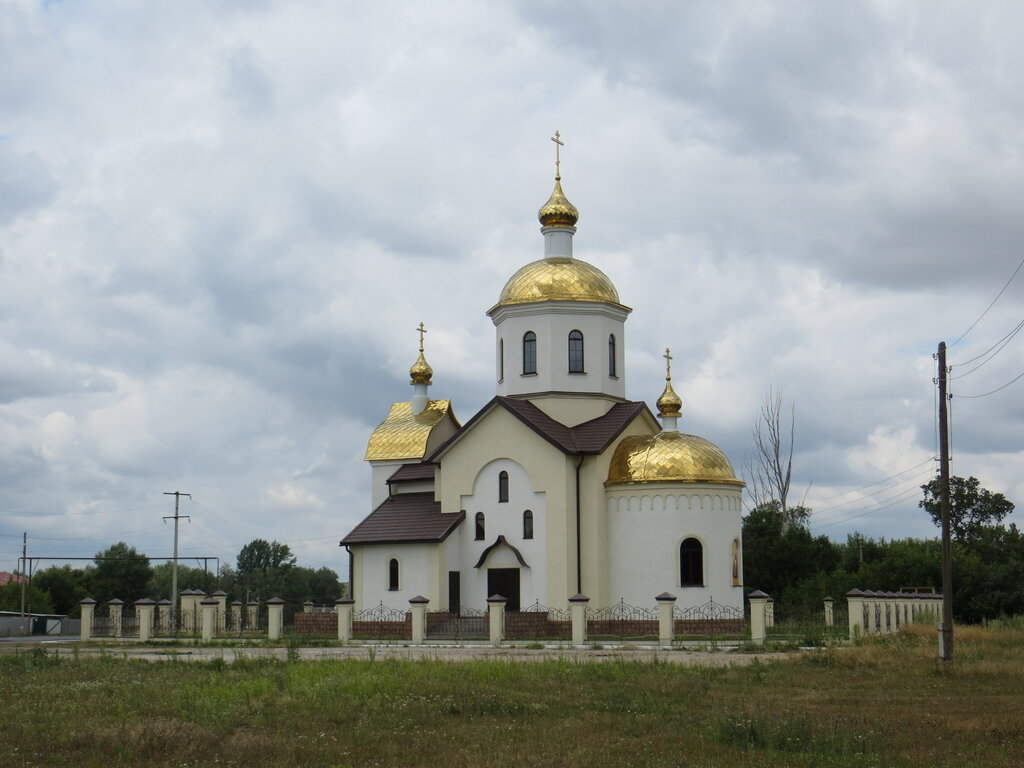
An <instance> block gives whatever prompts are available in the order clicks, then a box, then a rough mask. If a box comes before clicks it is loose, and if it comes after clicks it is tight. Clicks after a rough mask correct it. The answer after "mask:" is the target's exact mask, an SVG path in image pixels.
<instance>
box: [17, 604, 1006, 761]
mask: <svg viewBox="0 0 1024 768" xmlns="http://www.w3.org/2000/svg"><path fill="white" fill-rule="evenodd" d="M957 641H958V645H957V652H958V661H957V664H956V667H955V669H953V670H951V671H944V670H943V669H942V668H941V666H940V663H939V662H938V661H937V660H936V659H935V638H934V630H933V629H932V630H925V629H920V630H914V631H912V632H910V633H906V634H903V635H900V636H898V637H893V638H887V639H884V640H872V641H869V642H867V643H865V644H863V645H860V646H857V647H853V648H842V649H840V648H825V649H822V650H820V651H815V652H813V653H807V652H804V653H800V654H794V656H793V658H792V659H790V660H787V661H783V662H771V663H757V664H754V665H752V666H746V667H729V668H707V667H687V666H681V665H676V664H664V663H661V664H652V663H636V662H625V661H623V662H610V663H608V662H606V663H601V664H580V663H572V662H568V661H550V662H541V663H522V662H520V663H506V662H467V663H457V664H451V663H443V662H434V661H431V662H416V661H391V660H384V661H382V660H377V661H352V660H344V661H266V660H260V661H256V660H249V661H244V660H243V661H241V662H238V663H235V664H226V663H224V661H223V660H222V659H215V660H214V661H213V662H202V663H197V662H186V661H180V662H157V663H153V662H144V661H128V660H125V659H123V658H121V657H120V656H118V655H116V653H112V654H111V655H108V656H105V657H100V658H84V657H83V658H75V657H74V655H73V654H71V653H69V652H67V651H65V652H63V653H62V654H61V655H59V656H54V655H53V654H52V653H49V654H47V653H46V652H44V651H42V649H35V650H32V651H26V652H21V653H19V654H16V655H8V656H3V657H0V696H2V699H0V700H2V701H3V717H2V720H0V765H3V766H35V765H38V766H44V765H45V766H54V765H58V766H59V765H69V766H70V765H75V766H101V765H102V766H107V765H131V766H137V765H147V766H175V767H176V768H182V767H184V766H207V765H218V766H308V767H309V768H317V767H319V766H367V765H386V766H449V767H450V768H456V767H458V768H461V767H462V766H498V765H502V766H510V765H511V766H588V768H589V767H592V766H624V765H625V766H634V765H635V766H663V765H664V766H669V765H672V766H675V765H679V766H692V767H695V768H696V767H699V766H720V767H724V766H730V767H731V766H879V767H882V766H885V767H886V768H889V767H891V766H921V765H930V766H980V765H984V766H990V767H999V766H1007V767H1009V766H1013V767H1014V768H1017V767H1018V766H1020V765H1021V764H1022V762H1024V706H1022V703H1024V628H1022V627H1021V626H1020V625H1019V624H1017V625H1013V624H1011V625H1004V626H1002V627H989V628H962V629H959V630H958V636H957Z"/></svg>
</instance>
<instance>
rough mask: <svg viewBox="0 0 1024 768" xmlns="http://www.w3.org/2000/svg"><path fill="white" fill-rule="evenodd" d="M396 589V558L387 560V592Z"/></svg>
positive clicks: (395, 590)
mask: <svg viewBox="0 0 1024 768" xmlns="http://www.w3.org/2000/svg"><path fill="white" fill-rule="evenodd" d="M397 591H398V558H396V557H392V558H391V560H389V561H388V592H397Z"/></svg>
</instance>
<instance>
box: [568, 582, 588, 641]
mask: <svg viewBox="0 0 1024 768" xmlns="http://www.w3.org/2000/svg"><path fill="white" fill-rule="evenodd" d="M589 602H590V598H589V597H587V596H586V595H580V594H576V595H573V596H572V597H570V598H569V610H570V612H571V613H572V644H573V645H583V644H584V643H585V642H587V603H589Z"/></svg>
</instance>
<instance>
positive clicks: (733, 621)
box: [672, 599, 747, 637]
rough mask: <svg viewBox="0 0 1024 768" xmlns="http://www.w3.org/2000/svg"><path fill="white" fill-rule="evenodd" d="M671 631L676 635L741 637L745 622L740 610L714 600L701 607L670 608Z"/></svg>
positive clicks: (743, 632)
mask: <svg viewBox="0 0 1024 768" xmlns="http://www.w3.org/2000/svg"><path fill="white" fill-rule="evenodd" d="M672 620H673V621H672V623H673V631H674V632H675V634H676V635H677V636H678V635H683V636H686V635H698V636H701V637H707V636H709V635H743V634H745V633H746V631H747V621H746V618H745V616H744V613H743V609H742V608H735V607H733V606H731V605H723V604H722V603H716V602H715V601H714V599H711V600H708V601H707V602H706V603H704V604H703V605H691V606H689V607H686V608H683V607H680V606H678V605H676V606H673V608H672Z"/></svg>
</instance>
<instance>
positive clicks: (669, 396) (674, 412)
mask: <svg viewBox="0 0 1024 768" xmlns="http://www.w3.org/2000/svg"><path fill="white" fill-rule="evenodd" d="M662 357H664V358H665V391H664V392H662V393H661V397H659V398H658V417H659V418H661V419H662V421H664V423H665V430H666V431H668V432H673V431H675V430H676V429H677V425H678V421H679V414H680V412H681V411H682V410H683V400H682V398H680V397H679V395H677V394H676V391H675V390H674V389H672V352H671V351H669V349H668V347H666V348H665V354H664V355H662Z"/></svg>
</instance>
